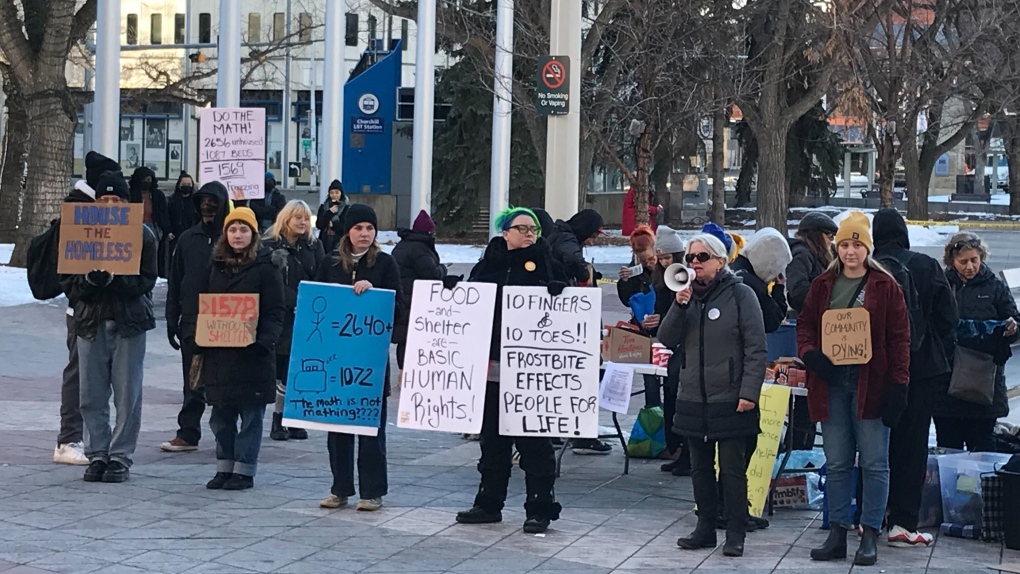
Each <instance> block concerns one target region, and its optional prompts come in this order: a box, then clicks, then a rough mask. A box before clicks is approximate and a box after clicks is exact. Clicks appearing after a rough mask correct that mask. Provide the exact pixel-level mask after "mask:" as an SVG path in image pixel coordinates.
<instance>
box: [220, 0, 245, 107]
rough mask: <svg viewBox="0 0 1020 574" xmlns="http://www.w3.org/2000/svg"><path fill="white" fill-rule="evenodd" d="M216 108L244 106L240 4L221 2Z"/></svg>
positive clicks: (235, 0) (229, 1) (227, 0)
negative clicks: (242, 100) (242, 98)
mask: <svg viewBox="0 0 1020 574" xmlns="http://www.w3.org/2000/svg"><path fill="white" fill-rule="evenodd" d="M216 64H217V66H219V69H218V70H217V72H216V107H217V108H237V107H240V106H241V0H220V34H219V37H218V38H217V40H216Z"/></svg>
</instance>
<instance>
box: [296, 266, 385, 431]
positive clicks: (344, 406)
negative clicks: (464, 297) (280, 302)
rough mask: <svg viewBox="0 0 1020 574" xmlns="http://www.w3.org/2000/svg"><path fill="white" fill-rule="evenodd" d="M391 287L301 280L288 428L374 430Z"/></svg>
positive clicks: (379, 409) (382, 378)
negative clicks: (360, 287) (362, 288)
mask: <svg viewBox="0 0 1020 574" xmlns="http://www.w3.org/2000/svg"><path fill="white" fill-rule="evenodd" d="M395 296H396V293H395V292H393V291H390V290H387V289H369V290H368V291H366V292H365V293H363V294H361V295H355V294H354V289H353V288H352V287H349V286H347V285H333V284H328V283H314V282H309V281H303V282H302V283H301V285H300V286H299V287H298V300H297V311H296V314H295V317H294V335H293V339H291V354H290V365H289V366H288V369H287V398H286V401H285V403H284V407H283V424H284V425H285V426H288V427H299V428H306V429H315V430H325V431H332V432H343V433H350V434H360V435H369V436H375V435H377V434H378V432H379V420H380V416H381V415H382V406H383V388H384V385H385V378H386V369H387V366H388V365H389V360H390V338H391V335H392V334H393V302H394V297H395Z"/></svg>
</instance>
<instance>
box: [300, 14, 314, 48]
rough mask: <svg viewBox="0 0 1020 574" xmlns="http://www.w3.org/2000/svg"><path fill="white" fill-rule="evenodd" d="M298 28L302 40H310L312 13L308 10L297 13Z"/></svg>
mask: <svg viewBox="0 0 1020 574" xmlns="http://www.w3.org/2000/svg"><path fill="white" fill-rule="evenodd" d="M298 30H299V33H300V40H301V41H302V42H311V41H312V15H311V14H309V13H308V12H302V13H300V14H298Z"/></svg>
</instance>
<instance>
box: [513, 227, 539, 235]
mask: <svg viewBox="0 0 1020 574" xmlns="http://www.w3.org/2000/svg"><path fill="white" fill-rule="evenodd" d="M510 229H516V230H517V233H520V234H521V235H527V234H529V233H530V234H532V235H538V234H539V233H542V228H541V227H539V226H537V225H511V226H510Z"/></svg>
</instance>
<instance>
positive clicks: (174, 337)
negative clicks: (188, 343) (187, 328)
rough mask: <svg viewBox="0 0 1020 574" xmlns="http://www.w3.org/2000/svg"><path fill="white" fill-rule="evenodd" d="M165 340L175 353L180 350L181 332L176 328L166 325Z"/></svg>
mask: <svg viewBox="0 0 1020 574" xmlns="http://www.w3.org/2000/svg"><path fill="white" fill-rule="evenodd" d="M166 340H167V341H169V342H170V346H171V347H173V348H174V350H175V351H180V350H181V332H180V329H178V328H177V327H175V326H173V325H171V324H169V323H167V325H166Z"/></svg>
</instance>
